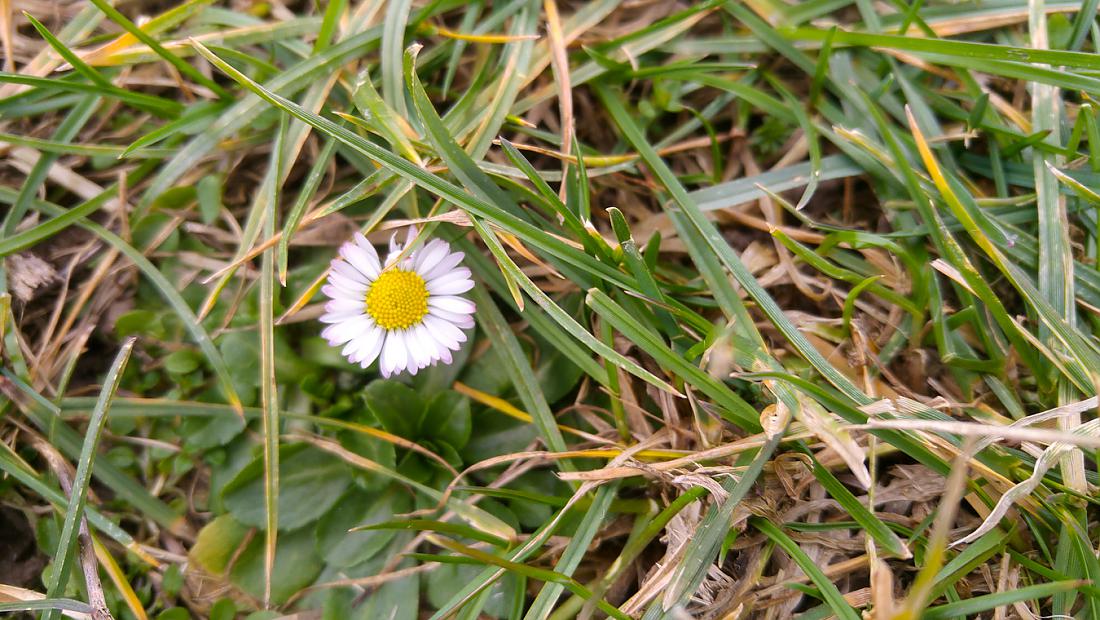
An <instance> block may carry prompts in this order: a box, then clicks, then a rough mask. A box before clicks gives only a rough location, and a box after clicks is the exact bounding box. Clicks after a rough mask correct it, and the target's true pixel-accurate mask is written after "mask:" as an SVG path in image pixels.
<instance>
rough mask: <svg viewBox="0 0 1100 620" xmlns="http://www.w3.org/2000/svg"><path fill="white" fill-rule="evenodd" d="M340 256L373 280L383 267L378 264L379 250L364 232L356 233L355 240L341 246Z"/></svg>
mask: <svg viewBox="0 0 1100 620" xmlns="http://www.w3.org/2000/svg"><path fill="white" fill-rule="evenodd" d="M340 256H343V257H344V259H345V260H347V261H348V262H349V263H351V265H352V266H353V267H355V269H357V270H358V271H359V273H362V274H363V275H364V276H367V277H368V278H370V279H372V280H373V279H374V278H377V277H378V271H379V269H380V268H381V266H380V265H379V264H378V251H377V250H375V249H374V246H373V245H371V244H370V241H367V238H366V237H364V236H363V235H362V233H356V234H355V241H354V242H348V243H345V244H344V245H342V246H340Z"/></svg>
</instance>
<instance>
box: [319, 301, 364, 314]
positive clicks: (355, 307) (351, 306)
mask: <svg viewBox="0 0 1100 620" xmlns="http://www.w3.org/2000/svg"><path fill="white" fill-rule="evenodd" d="M363 306H364V304H363V300H359V301H352V300H350V299H344V298H343V297H337V298H335V299H333V300H332V301H330V302H328V303H326V304H325V312H329V313H333V314H342V313H344V312H358V313H362V312H363Z"/></svg>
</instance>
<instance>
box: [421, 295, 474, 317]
mask: <svg viewBox="0 0 1100 620" xmlns="http://www.w3.org/2000/svg"><path fill="white" fill-rule="evenodd" d="M428 306H429V307H431V308H439V309H440V310H446V311H448V312H453V313H456V314H473V313H474V310H477V306H475V305H474V302H472V301H470V300H468V299H463V298H461V297H454V296H453V295H440V296H436V295H432V296H431V297H429V298H428Z"/></svg>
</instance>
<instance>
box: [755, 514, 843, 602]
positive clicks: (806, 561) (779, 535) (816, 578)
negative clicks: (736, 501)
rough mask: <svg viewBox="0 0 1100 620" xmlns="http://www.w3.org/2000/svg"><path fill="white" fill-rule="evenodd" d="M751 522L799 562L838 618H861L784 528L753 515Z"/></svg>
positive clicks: (799, 565)
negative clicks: (784, 531)
mask: <svg viewBox="0 0 1100 620" xmlns="http://www.w3.org/2000/svg"><path fill="white" fill-rule="evenodd" d="M749 523H750V524H751V525H752V526H753V527H754V528H756V529H757V530H758V531H760V532H761V533H762V534H764V535H765V536H767V537H768V539H770V540H771V541H772V542H774V543H775V544H776V545H778V546H779V547H780V548H782V549H783V550H784V551H786V552H787V555H789V556H790V557H791V559H792V560H794V561H795V563H796V564H798V567H799V568H801V569H802V572H804V573H806V576H808V577H809V578H810V581H812V582H813V583H814V585H815V586H817V589H818V591H819V592H820V593H821V597H822V599H823V600H824V601H825V604H826V605H828V606H829V609H831V610H832V612H833V613H834V614H835V615H836V617H837V618H840V620H860V618H861V616H860V615H859V613H857V612H856V610H855V609H853V608H852V606H851V605H849V604H848V601H846V600H844V596H843V595H841V593H840V590H837V588H836V585H835V584H834V583H833V582H832V580H830V579H829V578H828V577H826V576H825V573H823V572H821V568H820V567H819V566H818V565H817V564H816V563H815V562H814V561H813V559H811V558H810V556H808V555H806V552H805V551H803V550H802V547H799V546H798V543H796V542H795V541H793V540H791V537H790V536H787V535H786V534H785V533H783V530H781V529H779V528H778V527H776V526H775V524H773V523H772V522H771V521H768V520H767V519H762V518H759V517H753V518H751V519H749Z"/></svg>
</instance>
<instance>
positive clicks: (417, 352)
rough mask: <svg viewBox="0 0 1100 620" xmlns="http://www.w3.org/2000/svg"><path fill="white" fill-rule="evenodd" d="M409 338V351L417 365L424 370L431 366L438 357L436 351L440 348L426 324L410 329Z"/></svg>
mask: <svg viewBox="0 0 1100 620" xmlns="http://www.w3.org/2000/svg"><path fill="white" fill-rule="evenodd" d="M409 336H410V337H409V351H411V352H413V354H414V356H415V358H416V363H417V365H418V366H420V367H421V368H423V367H425V366H427V365H428V364H430V363H431V361H432V360H433V359H435V358H436V357H437V354H436V349H438V348H439V347H438V346H437V345H436V342H435V340H433V339H432V337H431V335H430V334H429V333H428V330H427V329H426V328H425V327H424V324H423V323H421V324H420V325H417V326H416V327H413V328H412V329H410V330H409Z"/></svg>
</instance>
